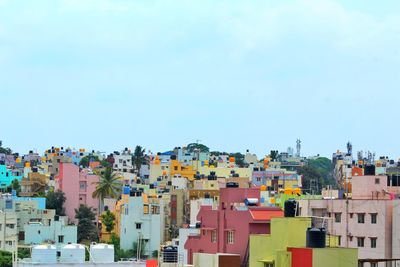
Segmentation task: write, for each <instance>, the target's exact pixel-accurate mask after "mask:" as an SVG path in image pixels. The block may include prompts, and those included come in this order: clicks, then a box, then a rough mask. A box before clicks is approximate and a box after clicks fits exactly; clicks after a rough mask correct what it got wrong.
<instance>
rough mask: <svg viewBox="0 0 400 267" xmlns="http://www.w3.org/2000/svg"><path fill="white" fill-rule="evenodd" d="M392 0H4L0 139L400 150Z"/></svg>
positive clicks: (397, 14)
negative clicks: (198, 141)
mask: <svg viewBox="0 0 400 267" xmlns="http://www.w3.org/2000/svg"><path fill="white" fill-rule="evenodd" d="M399 85H400V1H398V0H385V1H376V0H352V1H347V0H341V1H339V0H337V1H334V0H292V1H289V0H288V1H276V0H253V1H248V0H243V1H240V0H229V1H223V0H220V1H215V0H201V1H188V0H171V1H156V0H146V1H134V0H48V1H45V0H37V1H31V0H26V1H23V0H0V103H1V104H0V107H1V110H2V116H1V120H0V140H3V144H4V146H6V147H11V148H13V150H15V151H18V152H23V153H25V152H27V151H28V150H30V149H37V150H38V151H42V150H44V149H45V148H48V147H51V146H64V147H67V146H70V147H75V148H80V147H85V148H88V149H96V150H100V151H106V152H111V151H114V150H119V149H123V148H124V147H134V146H135V145H137V144H140V145H142V146H144V147H145V148H147V149H150V150H151V151H154V152H156V151H165V150H168V149H171V148H173V147H175V146H183V145H185V144H188V143H191V142H196V140H201V143H204V144H206V145H208V146H209V147H210V148H211V150H223V151H230V152H235V151H240V152H245V151H246V149H249V150H250V152H253V153H256V154H257V155H258V156H260V157H261V156H264V155H265V154H268V153H269V151H270V150H271V149H278V150H279V151H285V150H286V149H287V147H289V146H292V147H294V146H295V142H296V139H298V138H299V139H301V140H302V154H303V155H316V154H320V155H324V156H328V157H330V156H331V155H332V153H333V152H335V151H336V150H337V149H342V150H344V149H345V148H346V143H347V141H349V140H350V141H351V142H352V143H353V147H354V150H364V151H365V150H368V149H369V150H371V151H374V152H376V154H377V155H378V156H379V155H389V156H391V157H394V158H398V157H399V156H400V150H399V148H400V141H399V134H398V133H399V131H400V124H399V123H398V118H399V109H398V103H399V100H400V88H399Z"/></svg>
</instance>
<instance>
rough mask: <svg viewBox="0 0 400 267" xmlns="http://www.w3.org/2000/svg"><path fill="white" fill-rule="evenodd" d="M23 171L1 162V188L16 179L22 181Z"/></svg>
mask: <svg viewBox="0 0 400 267" xmlns="http://www.w3.org/2000/svg"><path fill="white" fill-rule="evenodd" d="M21 179H22V172H21V171H15V170H11V169H8V168H7V166H6V165H2V164H0V188H6V187H7V186H9V185H11V184H12V182H13V181H14V180H18V181H21Z"/></svg>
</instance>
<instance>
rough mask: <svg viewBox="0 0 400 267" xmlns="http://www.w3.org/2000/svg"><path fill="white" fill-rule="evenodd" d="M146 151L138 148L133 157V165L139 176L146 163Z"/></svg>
mask: <svg viewBox="0 0 400 267" xmlns="http://www.w3.org/2000/svg"><path fill="white" fill-rule="evenodd" d="M145 151H146V150H145V149H144V148H142V147H141V146H136V147H135V151H134V152H133V155H132V163H133V164H134V166H135V168H136V171H137V174H138V175H139V171H140V167H141V166H142V164H143V163H145V162H146V155H145Z"/></svg>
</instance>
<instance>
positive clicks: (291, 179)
mask: <svg viewBox="0 0 400 267" xmlns="http://www.w3.org/2000/svg"><path fill="white" fill-rule="evenodd" d="M252 184H253V186H261V185H265V186H267V187H268V188H269V189H270V190H269V191H276V192H278V191H279V190H280V189H286V188H300V187H301V175H298V174H297V173H296V172H295V171H288V170H285V169H281V168H267V169H263V168H258V167H256V168H254V171H253V174H252Z"/></svg>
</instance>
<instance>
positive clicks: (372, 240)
mask: <svg viewBox="0 0 400 267" xmlns="http://www.w3.org/2000/svg"><path fill="white" fill-rule="evenodd" d="M376 239H377V238H376V237H371V238H370V240H371V248H376Z"/></svg>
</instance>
